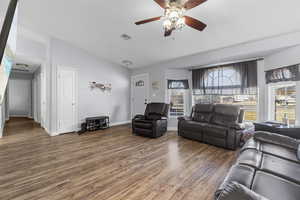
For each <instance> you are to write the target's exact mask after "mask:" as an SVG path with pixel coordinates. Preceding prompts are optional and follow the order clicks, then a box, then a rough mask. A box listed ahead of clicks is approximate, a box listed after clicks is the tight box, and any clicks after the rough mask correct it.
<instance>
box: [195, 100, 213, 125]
mask: <svg viewBox="0 0 300 200" xmlns="http://www.w3.org/2000/svg"><path fill="white" fill-rule="evenodd" d="M213 110H214V105H213V104H196V105H195V106H194V108H193V111H192V116H191V118H192V120H193V121H196V122H206V123H209V122H210V121H211V117H212V115H213Z"/></svg>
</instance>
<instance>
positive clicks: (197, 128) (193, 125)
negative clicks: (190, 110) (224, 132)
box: [181, 121, 208, 132]
mask: <svg viewBox="0 0 300 200" xmlns="http://www.w3.org/2000/svg"><path fill="white" fill-rule="evenodd" d="M207 125H208V124H207V123H201V122H196V121H182V124H181V126H182V128H183V129H184V130H191V131H194V132H202V130H203V128H204V127H205V126H207Z"/></svg>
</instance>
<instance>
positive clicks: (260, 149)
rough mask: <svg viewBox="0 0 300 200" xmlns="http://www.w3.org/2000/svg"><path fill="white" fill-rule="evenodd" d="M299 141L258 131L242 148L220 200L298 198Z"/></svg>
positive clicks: (222, 188)
mask: <svg viewBox="0 0 300 200" xmlns="http://www.w3.org/2000/svg"><path fill="white" fill-rule="evenodd" d="M299 145H300V140H296V139H293V138H290V137H287V136H282V135H278V134H272V133H268V132H257V133H255V135H254V137H253V138H251V139H250V140H248V142H247V143H246V144H245V145H244V147H243V148H242V149H241V152H240V155H239V157H238V160H237V163H236V164H235V165H234V166H233V167H232V168H231V170H230V172H229V173H228V175H227V178H226V179H225V180H224V182H223V184H222V185H221V186H220V187H219V189H218V190H217V192H216V199H217V200H229V199H230V200H266V199H269V200H299V199H300V146H299Z"/></svg>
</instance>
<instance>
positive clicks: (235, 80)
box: [192, 61, 257, 95]
mask: <svg viewBox="0 0 300 200" xmlns="http://www.w3.org/2000/svg"><path fill="white" fill-rule="evenodd" d="M192 74H193V75H192V76H193V92H194V94H222V95H232V94H256V91H257V62H256V61H249V62H243V63H235V64H230V65H224V66H217V67H211V68H200V69H196V70H193V71H192Z"/></svg>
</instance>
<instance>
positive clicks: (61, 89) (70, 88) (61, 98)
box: [57, 67, 78, 134]
mask: <svg viewBox="0 0 300 200" xmlns="http://www.w3.org/2000/svg"><path fill="white" fill-rule="evenodd" d="M77 87H78V86H77V70H76V69H74V68H70V67H58V69H57V134H63V133H71V132H74V131H76V130H77V124H78V123H77V122H78V111H77V110H78V108H77V99H78V98H77Z"/></svg>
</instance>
